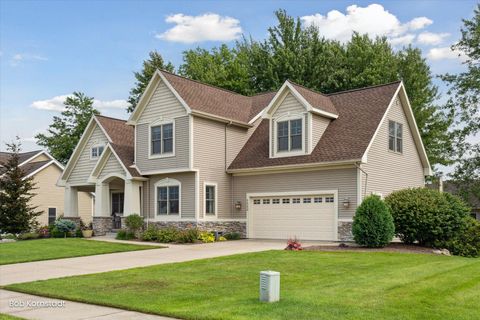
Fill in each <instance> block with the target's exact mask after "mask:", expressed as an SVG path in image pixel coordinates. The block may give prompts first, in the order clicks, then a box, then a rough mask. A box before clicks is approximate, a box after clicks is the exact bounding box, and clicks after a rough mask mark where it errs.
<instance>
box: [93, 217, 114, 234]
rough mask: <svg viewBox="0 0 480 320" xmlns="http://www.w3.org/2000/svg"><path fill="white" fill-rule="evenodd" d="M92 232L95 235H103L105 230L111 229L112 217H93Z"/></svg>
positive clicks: (109, 230)
mask: <svg viewBox="0 0 480 320" xmlns="http://www.w3.org/2000/svg"><path fill="white" fill-rule="evenodd" d="M92 224H93V234H94V235H95V236H104V235H105V234H106V233H107V232H111V231H112V227H113V221H112V217H93V221H92Z"/></svg>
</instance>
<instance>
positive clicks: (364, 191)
mask: <svg viewBox="0 0 480 320" xmlns="http://www.w3.org/2000/svg"><path fill="white" fill-rule="evenodd" d="M358 163H359V162H356V163H355V167H357V169H358V170H360V171H362V172H363V174H365V187H364V188H363V195H362V199H363V198H365V196H366V194H367V183H368V173H367V172H366V171H365V170H363V169H362V167H360V165H359V164H358ZM358 205H360V204H358Z"/></svg>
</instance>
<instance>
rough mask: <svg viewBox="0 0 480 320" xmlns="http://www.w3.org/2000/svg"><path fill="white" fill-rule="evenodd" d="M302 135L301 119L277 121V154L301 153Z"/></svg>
mask: <svg viewBox="0 0 480 320" xmlns="http://www.w3.org/2000/svg"><path fill="white" fill-rule="evenodd" d="M302 134H303V121H302V119H292V120H286V121H278V122H277V152H286V151H301V150H302V149H303V143H302V141H303V139H302Z"/></svg>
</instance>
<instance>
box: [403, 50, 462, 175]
mask: <svg viewBox="0 0 480 320" xmlns="http://www.w3.org/2000/svg"><path fill="white" fill-rule="evenodd" d="M396 56H397V60H398V72H399V76H400V79H402V81H403V83H404V85H405V88H406V90H407V92H408V97H409V100H410V105H411V106H412V109H413V113H414V114H415V120H416V121H417V125H418V129H419V130H420V134H421V136H422V139H423V143H424V144H425V146H426V149H427V154H428V158H429V159H430V162H431V163H432V164H442V165H449V164H451V163H452V161H453V146H452V139H453V136H452V133H451V131H450V126H451V125H452V122H453V119H452V117H451V116H450V114H449V113H447V112H445V111H444V110H443V109H442V108H441V107H440V106H438V105H437V104H436V100H437V99H438V87H437V86H435V85H434V84H433V83H432V73H431V71H430V67H429V66H428V64H427V62H426V60H425V59H424V58H423V57H422V52H421V50H420V49H418V48H413V47H411V46H409V47H407V48H404V49H403V50H400V51H399V52H398V53H397V55H396Z"/></svg>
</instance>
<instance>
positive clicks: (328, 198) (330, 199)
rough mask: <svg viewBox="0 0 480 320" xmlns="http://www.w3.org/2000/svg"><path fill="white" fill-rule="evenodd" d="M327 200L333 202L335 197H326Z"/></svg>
mask: <svg viewBox="0 0 480 320" xmlns="http://www.w3.org/2000/svg"><path fill="white" fill-rule="evenodd" d="M325 202H329V203H332V202H333V197H326V198H325Z"/></svg>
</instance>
